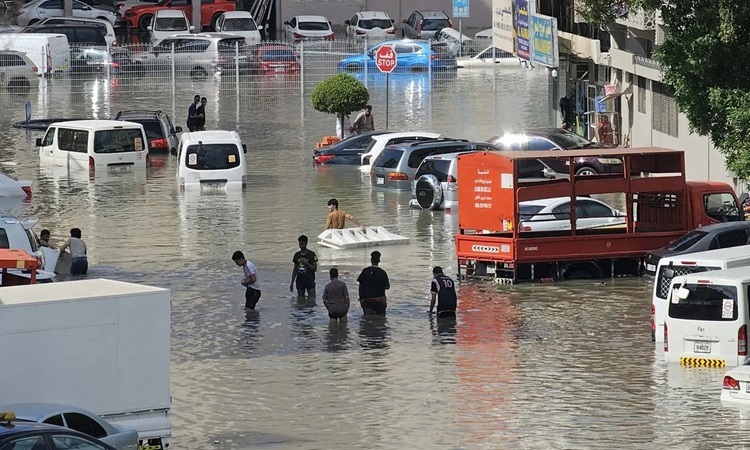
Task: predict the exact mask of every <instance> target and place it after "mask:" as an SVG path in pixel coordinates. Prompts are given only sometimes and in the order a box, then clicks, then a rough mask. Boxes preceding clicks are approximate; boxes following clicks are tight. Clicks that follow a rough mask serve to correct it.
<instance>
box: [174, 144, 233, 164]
mask: <svg viewBox="0 0 750 450" xmlns="http://www.w3.org/2000/svg"><path fill="white" fill-rule="evenodd" d="M185 164H186V165H187V167H188V168H190V169H193V170H226V169H233V168H235V167H239V165H240V151H239V149H238V148H237V145H235V144H193V145H189V146H188V148H187V156H186V158H185Z"/></svg>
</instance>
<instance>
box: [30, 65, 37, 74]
mask: <svg viewBox="0 0 750 450" xmlns="http://www.w3.org/2000/svg"><path fill="white" fill-rule="evenodd" d="M31 71H32V72H34V73H38V72H39V68H38V67H37V66H31Z"/></svg>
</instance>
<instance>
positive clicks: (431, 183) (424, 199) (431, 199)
mask: <svg viewBox="0 0 750 450" xmlns="http://www.w3.org/2000/svg"><path fill="white" fill-rule="evenodd" d="M414 191H415V193H416V195H417V203H419V206H421V207H422V209H429V210H433V211H435V210H439V209H443V208H442V206H443V188H442V186H440V180H438V179H437V177H436V176H435V175H422V176H421V177H419V179H418V180H417V184H416V187H415V188H414Z"/></svg>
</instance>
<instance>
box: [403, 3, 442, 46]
mask: <svg viewBox="0 0 750 450" xmlns="http://www.w3.org/2000/svg"><path fill="white" fill-rule="evenodd" d="M443 28H453V22H451V19H450V18H449V17H448V14H446V13H445V11H419V10H417V11H414V12H413V13H411V15H410V16H409V18H408V19H404V20H403V21H402V23H401V37H403V38H412V39H425V40H426V39H435V33H437V32H438V31H440V30H442V29H443Z"/></svg>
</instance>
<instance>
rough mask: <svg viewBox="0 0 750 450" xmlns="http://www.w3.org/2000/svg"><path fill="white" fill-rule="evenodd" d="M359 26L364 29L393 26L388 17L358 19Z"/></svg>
mask: <svg viewBox="0 0 750 450" xmlns="http://www.w3.org/2000/svg"><path fill="white" fill-rule="evenodd" d="M358 25H359V27H360V28H364V29H365V30H372V29H373V28H382V29H386V28H390V27H392V26H393V24H392V23H391V21H390V20H388V19H366V20H360V21H359V24H358Z"/></svg>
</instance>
